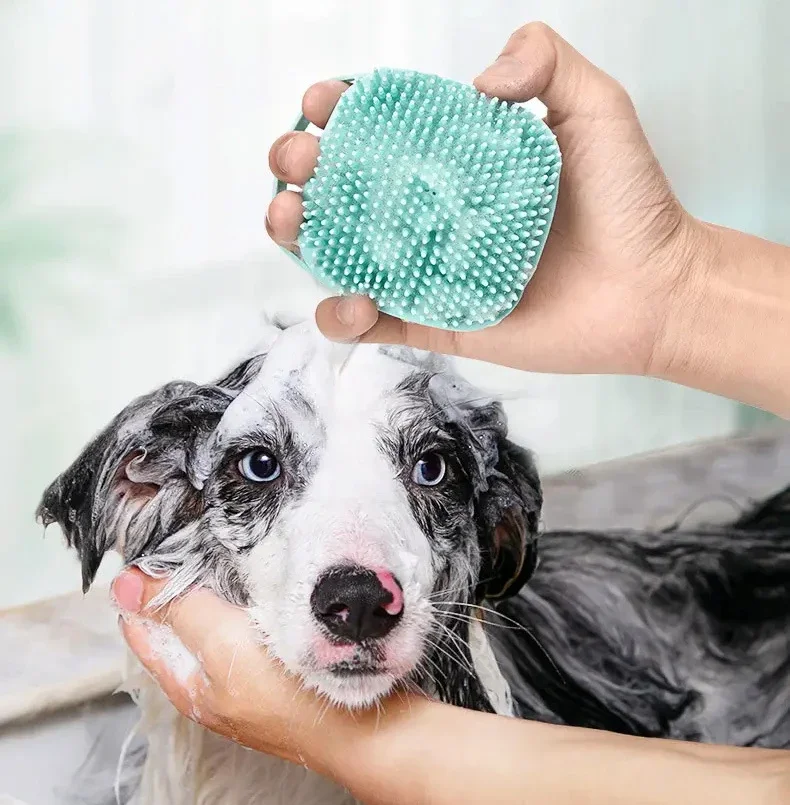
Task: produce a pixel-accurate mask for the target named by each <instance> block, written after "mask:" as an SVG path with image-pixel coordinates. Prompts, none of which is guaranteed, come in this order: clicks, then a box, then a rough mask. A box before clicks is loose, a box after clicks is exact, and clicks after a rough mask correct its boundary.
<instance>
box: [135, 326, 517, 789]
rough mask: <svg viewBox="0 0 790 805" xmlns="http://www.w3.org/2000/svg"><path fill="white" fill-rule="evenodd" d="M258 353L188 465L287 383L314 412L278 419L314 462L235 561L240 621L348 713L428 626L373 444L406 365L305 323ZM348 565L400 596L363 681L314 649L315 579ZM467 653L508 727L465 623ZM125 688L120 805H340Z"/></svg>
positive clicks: (409, 540)
mask: <svg viewBox="0 0 790 805" xmlns="http://www.w3.org/2000/svg"><path fill="white" fill-rule="evenodd" d="M278 332H279V331H278ZM267 339H268V336H267ZM267 347H268V354H267V358H266V361H265V362H264V364H263V368H262V369H261V371H260V373H259V375H258V376H257V377H256V378H255V379H254V380H253V381H252V382H251V383H250V384H249V385H248V387H247V388H246V389H245V391H244V392H243V393H242V394H240V395H239V396H238V397H237V398H236V399H235V400H234V401H233V402H232V403H231V404H230V406H229V407H228V409H227V411H226V412H225V414H224V416H223V417H222V420H221V421H220V423H219V426H218V427H217V429H216V431H215V434H214V437H213V440H210V441H209V444H208V446H207V447H206V449H205V451H204V454H203V455H202V456H201V460H200V467H201V475H202V478H203V480H205V479H207V478H208V477H209V475H210V474H211V472H212V471H213V469H214V468H215V466H216V463H217V462H218V461H219V459H220V456H221V455H222V454H223V451H224V449H225V445H227V443H228V442H229V441H232V440H234V439H235V438H237V437H238V436H240V435H244V434H246V433H248V432H249V431H250V429H251V428H252V427H254V426H255V425H257V424H259V423H261V422H265V417H266V416H267V410H268V406H267V405H266V403H267V401H268V400H271V399H276V400H278V401H279V400H281V399H282V398H283V397H284V396H285V391H286V387H287V386H288V385H289V383H290V382H292V381H293V378H294V374H295V373H298V386H299V389H300V391H302V392H303V393H304V394H305V396H306V397H307V398H308V399H309V400H310V403H311V404H312V406H313V407H314V408H315V409H316V410H317V411H318V412H319V413H320V420H321V425H317V424H316V423H315V421H314V420H313V418H311V417H309V416H305V415H304V414H300V412H299V410H298V407H295V408H294V409H293V410H287V412H286V413H287V416H288V417H289V425H290V427H291V429H292V431H293V432H294V433H296V434H299V436H300V438H301V439H303V440H304V442H305V443H307V444H310V445H315V446H316V449H317V450H320V460H319V461H318V463H317V465H316V469H315V472H314V474H313V476H312V478H311V480H310V483H309V485H308V487H307V489H306V490H305V491H304V493H303V494H302V495H300V496H299V497H298V499H297V500H296V501H295V502H292V503H286V504H284V508H283V510H282V511H281V512H280V513H279V515H278V517H277V519H276V520H275V522H274V524H273V526H272V527H271V528H270V529H269V530H268V531H267V533H266V535H265V539H260V540H258V541H257V543H256V545H255V547H254V548H253V549H252V551H251V552H250V554H249V558H248V561H247V564H246V568H245V571H244V572H245V578H244V581H245V584H246V587H247V589H248V590H249V592H250V597H251V600H252V601H253V602H254V603H253V605H252V606H251V607H250V614H251V617H252V618H253V620H254V621H255V623H256V624H257V626H258V627H259V628H260V630H261V632H262V633H263V634H264V635H265V636H266V640H267V645H268V647H269V649H270V650H271V651H272V653H273V654H274V655H276V656H277V657H278V658H279V659H280V660H281V661H282V662H283V663H284V665H285V666H286V667H287V668H288V669H289V670H290V671H291V672H292V673H294V674H297V675H299V676H301V678H302V679H303V680H304V683H305V684H306V686H308V687H311V688H315V689H316V690H318V691H319V692H320V693H322V694H323V695H325V696H327V697H328V698H329V699H330V700H331V701H333V702H336V703H339V704H342V705H345V706H348V707H362V706H368V705H371V704H372V703H373V702H375V701H376V700H378V699H379V698H381V697H382V696H384V695H386V694H387V693H388V692H389V691H390V690H391V689H392V688H393V687H394V685H395V684H396V683H397V682H398V681H399V680H401V679H403V678H405V677H407V676H408V675H409V674H410V672H412V671H413V670H414V669H415V667H416V666H417V664H418V663H419V661H420V659H421V658H422V656H423V654H424V649H425V640H426V637H427V635H428V633H429V632H430V630H431V627H432V625H433V618H434V614H433V607H432V604H431V600H430V595H431V592H432V590H433V589H434V584H435V580H436V579H435V572H436V571H435V569H434V566H433V554H432V549H431V545H430V544H429V542H428V539H427V537H426V536H425V534H423V532H422V530H421V529H420V527H419V525H418V523H417V522H416V520H415V519H414V516H413V515H412V513H411V509H410V506H409V502H408V498H407V493H406V491H405V489H404V486H403V483H402V481H401V479H400V478H399V477H394V475H393V469H392V467H391V466H390V464H389V463H388V461H387V459H386V458H385V456H384V455H382V453H381V450H380V449H379V448H378V442H377V439H378V434H379V433H380V432H381V428H382V426H383V425H384V424H385V416H386V412H387V403H388V396H389V395H390V394H391V391H392V389H393V388H394V387H395V386H396V385H397V384H398V383H399V382H400V381H402V380H403V379H404V378H406V377H407V375H409V374H410V373H411V372H412V371H413V369H414V366H413V365H410V364H409V363H406V362H404V361H403V360H400V359H398V358H397V357H389V356H387V355H385V354H383V353H382V352H380V351H379V350H378V349H377V348H375V347H370V346H367V347H356V346H350V345H339V346H338V345H333V344H330V343H329V342H327V341H325V340H324V339H323V338H322V337H320V336H319V335H318V333H317V331H316V329H315V327H314V325H311V324H304V325H299V326H295V327H291V328H289V329H288V330H286V331H285V332H279V335H278V337H273V338H271V339H268V340H267ZM425 360H426V361H432V362H434V363H435V362H436V361H437V360H439V359H437V358H436V356H429V355H428V356H426V357H425ZM252 527H254V526H252ZM153 559H155V557H153ZM351 563H353V564H358V565H362V566H365V567H368V568H372V569H377V568H380V569H386V570H387V571H389V572H390V573H392V574H393V575H394V576H395V577H396V578H397V579H398V581H399V582H400V584H401V587H402V589H403V598H404V607H403V616H402V618H401V621H400V622H399V623H398V624H397V625H396V627H395V628H394V629H393V630H392V632H391V633H390V634H389V635H388V636H387V637H386V638H385V639H384V640H383V641H382V644H383V646H384V651H385V657H386V659H385V668H383V670H382V672H381V673H378V674H376V675H375V676H372V675H371V676H364V677H348V676H336V675H334V674H333V673H332V672H331V671H330V670H328V667H327V666H326V664H324V663H322V661H321V657H320V655H321V645H322V644H321V641H322V640H325V638H324V637H323V634H322V632H321V631H320V629H319V626H318V624H317V623H316V621H315V619H314V617H313V615H312V612H311V607H310V596H311V593H312V591H313V589H314V586H315V582H316V580H317V579H318V577H319V576H320V575H321V574H322V573H323V572H324V571H326V570H327V569H328V568H330V567H333V566H336V565H338V564H351ZM152 634H153V637H154V638H155V645H154V648H155V650H156V651H157V653H158V654H159V656H160V657H161V658H162V659H164V660H165V661H166V662H167V663H168V664H169V665H170V666H171V667H172V668H173V670H174V672H175V673H176V674H177V675H178V676H179V678H181V679H188V678H189V677H190V676H191V675H192V674H194V673H196V672H198V670H199V665H198V662H197V660H196V658H195V657H193V656H192V655H190V654H189V653H188V652H187V651H186V649H185V648H184V647H183V646H181V644H180V643H179V642H178V641H177V639H176V638H175V636H174V635H173V634H172V632H170V633H168V632H162V631H156V632H154V633H152ZM470 648H471V656H472V659H473V662H474V665H475V669H476V671H477V673H478V675H479V677H480V679H481V682H482V684H483V686H484V687H485V689H486V691H487V693H488V694H489V696H490V698H491V702H492V704H493V706H494V707H495V709H496V710H497V712H499V713H501V714H502V715H512V714H513V706H512V700H511V696H510V690H509V689H508V686H507V683H506V682H505V680H504V678H503V677H502V674H501V673H500V671H499V668H498V667H497V664H496V660H495V659H494V655H493V652H492V650H491V647H490V645H489V643H488V640H487V638H486V636H485V634H484V632H483V629H482V627H481V625H480V624H479V623H477V622H475V623H473V624H472V626H471V629H470ZM128 687H129V688H131V689H133V690H134V691H135V694H134V695H135V698H136V701H137V703H138V705H139V707H140V709H141V711H142V718H141V723H140V727H139V729H140V732H141V734H142V735H144V736H145V738H146V739H147V741H148V745H149V752H148V758H147V761H146V764H145V768H144V773H143V779H142V784H141V788H140V791H139V793H138V795H137V796H136V798H135V800H134V805H165V803H167V805H220V803H222V805H229V804H230V803H233V804H234V805H235V803H245V804H246V803H249V805H313V804H314V803H315V805H319V803H320V805H347V804H350V803H353V802H354V800H353V799H352V798H351V797H350V795H349V794H348V793H347V792H345V791H343V790H342V789H340V788H339V787H337V786H336V785H335V784H333V783H331V782H329V781H327V780H325V779H323V778H321V777H319V776H318V775H316V774H314V773H313V772H311V771H309V770H307V769H306V768H302V767H301V766H297V765H293V764H290V763H287V762H285V761H281V760H278V759H276V758H271V757H267V756H265V755H261V754H259V753H256V752H251V751H249V750H246V749H245V748H243V747H241V746H239V745H238V744H235V743H233V742H232V741H229V740H226V739H223V738H220V737H218V736H216V735H213V734H210V733H208V732H206V731H205V730H204V729H202V728H201V727H199V726H197V725H196V724H194V723H192V722H191V721H189V720H187V719H185V718H183V717H182V716H180V715H179V714H178V713H177V712H176V711H175V710H174V708H173V707H172V706H171V705H170V704H169V703H168V702H167V700H166V699H165V698H164V696H163V695H162V694H161V692H160V691H159V689H158V687H157V686H156V685H155V684H154V683H153V682H152V681H151V680H150V679H149V678H148V677H147V676H145V675H144V674H140V673H139V672H132V674H131V675H130V678H129V680H128ZM194 715H195V716H198V715H199V714H194Z"/></svg>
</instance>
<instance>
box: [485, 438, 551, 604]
mask: <svg viewBox="0 0 790 805" xmlns="http://www.w3.org/2000/svg"><path fill="white" fill-rule="evenodd" d="M497 452H498V460H497V463H496V466H495V468H494V471H493V472H492V473H490V474H489V476H488V489H487V490H486V491H485V492H483V494H482V495H481V498H480V502H479V512H480V517H481V520H482V523H481V526H482V528H481V532H482V533H481V541H480V550H481V558H482V562H481V567H480V576H479V578H480V582H479V584H478V587H477V597H478V600H482V599H483V598H488V599H491V600H494V599H498V598H508V597H509V596H511V595H515V594H516V593H518V591H519V590H520V589H521V588H522V587H523V585H524V584H525V583H526V582H527V581H528V580H529V578H530V576H531V575H532V574H533V573H534V571H535V568H536V567H537V563H538V551H537V537H538V524H539V522H540V510H541V506H542V503H543V495H542V492H541V488H540V479H539V477H538V471H537V468H536V467H535V462H534V460H533V458H532V454H531V453H530V452H529V451H527V450H524V449H523V448H521V447H518V446H517V445H515V444H513V442H511V441H509V440H508V439H507V438H505V437H504V436H503V435H500V436H499V437H498V439H497Z"/></svg>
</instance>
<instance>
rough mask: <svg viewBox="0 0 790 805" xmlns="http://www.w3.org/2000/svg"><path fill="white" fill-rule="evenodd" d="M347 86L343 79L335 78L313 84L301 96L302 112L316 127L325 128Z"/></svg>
mask: <svg viewBox="0 0 790 805" xmlns="http://www.w3.org/2000/svg"><path fill="white" fill-rule="evenodd" d="M348 87H349V85H348V84H346V83H345V82H344V81H337V80H333V81H320V82H319V83H318V84H313V86H312V87H310V88H309V89H308V90H307V92H305V94H304V97H303V98H302V114H303V115H304V116H305V117H306V118H307V119H308V120H309V121H310V122H311V123H312V124H313V125H315V126H318V128H320V129H324V128H326V124H327V123H328V122H329V117H330V115H331V114H332V112H333V111H334V109H335V106H337V102H338V101H339V100H340V96H341V95H342V94H343V93H344V92H345V91H346V90H347V89H348Z"/></svg>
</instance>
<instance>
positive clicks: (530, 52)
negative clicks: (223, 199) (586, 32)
mask: <svg viewBox="0 0 790 805" xmlns="http://www.w3.org/2000/svg"><path fill="white" fill-rule="evenodd" d="M475 86H476V87H477V88H478V89H479V90H481V91H483V92H485V93H487V94H489V95H495V96H496V97H499V98H503V99H506V100H512V101H526V100H528V99H530V98H532V97H539V98H540V99H541V101H543V102H544V103H545V104H546V106H547V108H548V118H547V122H548V123H549V125H550V126H551V127H552V129H553V131H554V133H555V134H556V135H557V139H558V142H559V145H560V148H561V151H562V155H563V170H562V175H561V179H560V190H559V198H558V203H557V211H556V214H555V217H554V221H553V223H552V227H551V233H550V235H549V238H548V241H547V243H546V248H545V251H544V253H543V255H542V257H541V259H540V262H539V264H538V267H537V270H536V272H535V275H534V277H533V278H532V280H531V281H530V283H529V285H528V286H527V289H526V291H525V293H524V295H523V297H522V299H521V301H520V303H519V305H518V306H517V307H516V309H515V310H514V311H513V312H512V313H511V314H510V315H509V316H507V317H506V318H505V319H504V320H503V321H502V322H501V323H500V324H498V325H496V326H494V327H490V328H486V329H484V330H479V331H475V332H463V333H461V332H451V331H447V330H437V329H433V328H429V327H423V326H420V325H415V324H411V323H407V322H403V321H401V320H399V319H395V318H393V317H391V316H388V315H384V314H381V315H379V313H378V312H377V311H376V308H375V306H374V304H373V303H372V302H371V301H370V300H369V299H368V298H366V297H360V296H356V297H346V298H345V299H341V298H330V299H327V300H325V301H324V302H322V303H321V304H320V305H319V307H318V310H317V311H316V318H317V321H318V325H319V327H320V328H321V330H322V331H323V332H324V334H325V335H326V336H327V337H329V338H333V339H338V340H350V339H355V338H359V339H360V340H362V341H374V342H384V343H398V344H400V343H405V344H410V345H412V346H415V347H421V348H427V349H431V350H434V351H436V352H444V353H449V354H455V355H461V356H464V357H469V358H478V359H482V360H487V361H491V362H493V363H499V364H503V365H506V366H513V367H516V368H519V369H526V370H530V371H538V372H544V371H545V372H558V373H578V372H582V373H615V374H628V375H650V376H653V377H659V378H663V379H666V380H671V381H674V382H677V383H682V384H684V385H687V386H692V387H695V388H700V389H704V390H706V391H710V392H714V393H717V394H721V395H724V396H727V397H730V398H733V399H737V400H741V401H742V402H746V403H749V404H752V405H756V406H759V407H762V408H765V409H767V410H769V411H773V412H775V413H777V414H780V415H783V416H790V402H788V388H790V359H789V358H788V348H787V344H788V343H790V249H788V248H787V247H784V246H779V245H777V244H774V243H770V242H768V241H765V240H762V239H760V238H756V237H753V236H751V235H746V234H743V233H741V232H734V231H732V230H727V229H724V228H722V227H717V226H713V225H711V224H706V223H704V222H702V221H699V220H697V219H696V218H694V217H693V216H692V215H690V214H689V213H688V212H687V211H686V210H685V209H684V208H683V206H682V205H681V204H680V202H679V201H678V199H677V198H676V197H675V195H674V193H673V192H672V188H671V187H670V185H669V182H668V181H667V178H666V176H665V175H664V172H663V171H662V169H661V166H660V165H659V164H658V161H657V160H656V157H655V155H654V153H653V151H652V149H651V147H650V144H649V143H648V141H647V138H646V137H645V134H644V131H643V130H642V127H641V125H640V123H639V119H638V117H637V115H636V111H635V109H634V106H633V103H632V102H631V99H630V98H629V96H628V94H627V93H626V91H625V90H624V89H623V88H622V87H621V86H620V85H619V84H618V83H617V82H616V81H615V80H614V79H612V78H611V77H610V76H608V75H607V74H606V73H604V72H602V71H601V70H599V69H598V68H597V67H595V66H594V65H592V64H591V63H590V62H588V61H587V60H586V59H585V58H584V57H583V56H581V55H580V54H579V53H577V52H576V51H575V50H574V49H573V48H572V47H571V46H570V45H569V44H568V43H567V42H565V41H564V40H563V39H561V38H560V37H559V36H558V35H557V34H556V33H554V32H553V31H552V30H551V29H549V28H547V27H546V26H544V25H541V24H534V23H533V24H530V25H527V26H525V27H524V28H522V29H520V30H519V31H517V32H516V33H515V34H513V36H512V37H511V38H510V40H509V41H508V43H507V45H506V46H505V49H504V50H503V52H502V55H501V56H500V57H499V59H497V61H496V62H495V63H494V64H493V65H492V66H491V67H489V68H488V70H486V71H485V72H484V73H482V74H481V75H480V76H478V78H477V79H476V80H475ZM345 89H347V87H346V85H345V84H343V83H341V82H338V81H326V82H322V83H319V84H316V85H314V86H313V87H311V88H310V89H309V90H308V91H307V93H306V94H305V96H304V101H303V111H304V113H305V115H306V116H307V117H308V118H309V119H310V120H311V121H312V122H313V123H315V124H316V125H317V126H319V127H321V126H324V125H326V121H327V120H328V119H329V116H330V114H331V112H332V109H333V108H334V106H335V104H336V103H337V101H338V99H339V97H340V95H341V94H342V92H343V91H344V90H345ZM319 150H320V141H319V140H318V138H316V137H315V136H314V135H312V134H309V133H306V132H299V133H295V132H290V133H287V134H284V135H283V136H282V137H280V138H279V139H278V140H277V141H276V142H275V143H274V145H273V146H272V149H271V151H270V154H269V164H270V167H271V169H272V171H273V172H274V173H275V175H276V176H277V177H278V178H279V179H282V180H283V181H286V182H288V183H290V184H295V185H301V184H304V183H305V182H306V181H307V179H308V178H309V177H310V176H311V174H312V172H313V169H314V167H315V164H316V159H317V157H318V154H319ZM301 221H302V203H301V195H300V194H299V193H296V192H293V191H285V192H282V193H280V194H278V195H277V197H276V198H275V199H274V200H273V201H272V203H271V205H270V207H269V211H268V215H267V229H268V231H269V234H270V235H271V236H272V237H273V238H274V240H275V241H277V242H278V243H280V244H281V245H284V246H286V247H287V248H292V249H295V248H296V245H295V242H296V238H297V235H298V231H299V225H300V223H301Z"/></svg>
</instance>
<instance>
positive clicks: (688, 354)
mask: <svg viewBox="0 0 790 805" xmlns="http://www.w3.org/2000/svg"><path fill="white" fill-rule="evenodd" d="M684 254H685V256H684V257H683V258H682V260H681V264H680V267H679V270H678V274H677V277H678V279H677V283H676V285H675V287H674V289H673V293H672V296H671V301H670V303H669V305H668V306H667V311H666V316H665V318H664V322H663V326H662V327H661V329H660V332H659V335H658V337H657V339H656V342H655V348H654V350H653V354H652V358H651V360H650V362H649V366H648V370H647V374H649V375H650V376H653V377H657V378H660V379H663V380H669V381H672V382H675V383H680V384H682V385H685V386H690V387H693V388H698V389H701V390H703V391H708V392H712V393H715V394H720V395H723V396H726V397H729V398H731V399H735V400H738V401H740V402H744V403H747V404H750V405H756V406H758V407H762V408H766V409H767V410H770V411H773V412H774V413H777V414H779V415H784V416H787V415H790V361H788V357H787V347H786V345H787V343H788V338H790V249H788V248H786V247H783V246H779V245H777V244H775V243H770V242H768V241H765V240H762V239H760V238H757V237H754V236H752V235H746V234H744V233H742V232H736V231H733V230H729V229H725V228H723V227H719V226H715V225H712V224H707V223H703V222H701V221H697V220H692V222H691V224H690V232H689V235H688V237H687V240H686V246H685V251H684Z"/></svg>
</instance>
